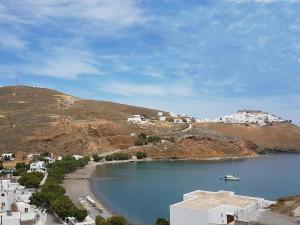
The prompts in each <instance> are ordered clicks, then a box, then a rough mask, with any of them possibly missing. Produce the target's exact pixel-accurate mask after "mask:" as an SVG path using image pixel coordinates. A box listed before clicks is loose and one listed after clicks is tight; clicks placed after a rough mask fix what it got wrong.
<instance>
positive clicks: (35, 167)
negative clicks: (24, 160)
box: [28, 161, 47, 173]
mask: <svg viewBox="0 0 300 225" xmlns="http://www.w3.org/2000/svg"><path fill="white" fill-rule="evenodd" d="M28 172H29V173H31V172H40V173H46V172H47V168H46V163H45V162H44V161H37V162H33V163H31V164H30V168H29V170H28Z"/></svg>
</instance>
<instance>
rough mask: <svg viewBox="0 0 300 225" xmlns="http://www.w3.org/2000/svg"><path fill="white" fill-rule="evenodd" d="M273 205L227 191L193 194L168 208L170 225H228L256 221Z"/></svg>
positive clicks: (197, 192) (195, 192) (186, 195)
mask: <svg viewBox="0 0 300 225" xmlns="http://www.w3.org/2000/svg"><path fill="white" fill-rule="evenodd" d="M272 203H273V202H271V201H267V200H265V199H263V198H254V197H248V196H241V195H235V194H234V193H233V192H229V191H218V192H209V191H200V190H197V191H194V192H190V193H187V194H184V195H183V201H182V202H179V203H176V204H173V205H171V206H170V225H183V224H184V225H208V224H210V225H211V224H229V223H231V222H234V221H242V222H248V221H253V220H255V219H256V218H257V216H258V215H259V213H260V212H261V209H264V208H265V207H267V206H269V205H270V204H272Z"/></svg>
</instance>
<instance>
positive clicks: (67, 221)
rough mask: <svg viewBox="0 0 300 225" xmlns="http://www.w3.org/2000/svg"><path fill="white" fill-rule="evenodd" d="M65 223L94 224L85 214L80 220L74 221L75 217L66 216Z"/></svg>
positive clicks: (71, 224)
mask: <svg viewBox="0 0 300 225" xmlns="http://www.w3.org/2000/svg"><path fill="white" fill-rule="evenodd" d="M66 224H68V225H95V221H94V220H93V219H92V218H91V217H90V216H87V217H86V218H85V219H84V220H83V221H81V222H78V221H76V219H75V218H74V217H67V218H66Z"/></svg>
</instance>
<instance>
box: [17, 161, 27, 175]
mask: <svg viewBox="0 0 300 225" xmlns="http://www.w3.org/2000/svg"><path fill="white" fill-rule="evenodd" d="M29 167H30V166H29V165H28V164H26V163H17V164H16V171H15V172H14V175H15V176H20V175H22V174H24V173H26V172H27V171H28V170H29Z"/></svg>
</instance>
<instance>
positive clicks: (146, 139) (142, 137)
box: [135, 133, 161, 146]
mask: <svg viewBox="0 0 300 225" xmlns="http://www.w3.org/2000/svg"><path fill="white" fill-rule="evenodd" d="M160 140H161V138H160V137H159V136H157V135H153V136H151V135H149V136H147V135H146V134H145V133H140V134H139V135H138V137H137V140H136V141H135V145H139V146H141V145H147V144H149V143H155V142H159V141H160Z"/></svg>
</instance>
